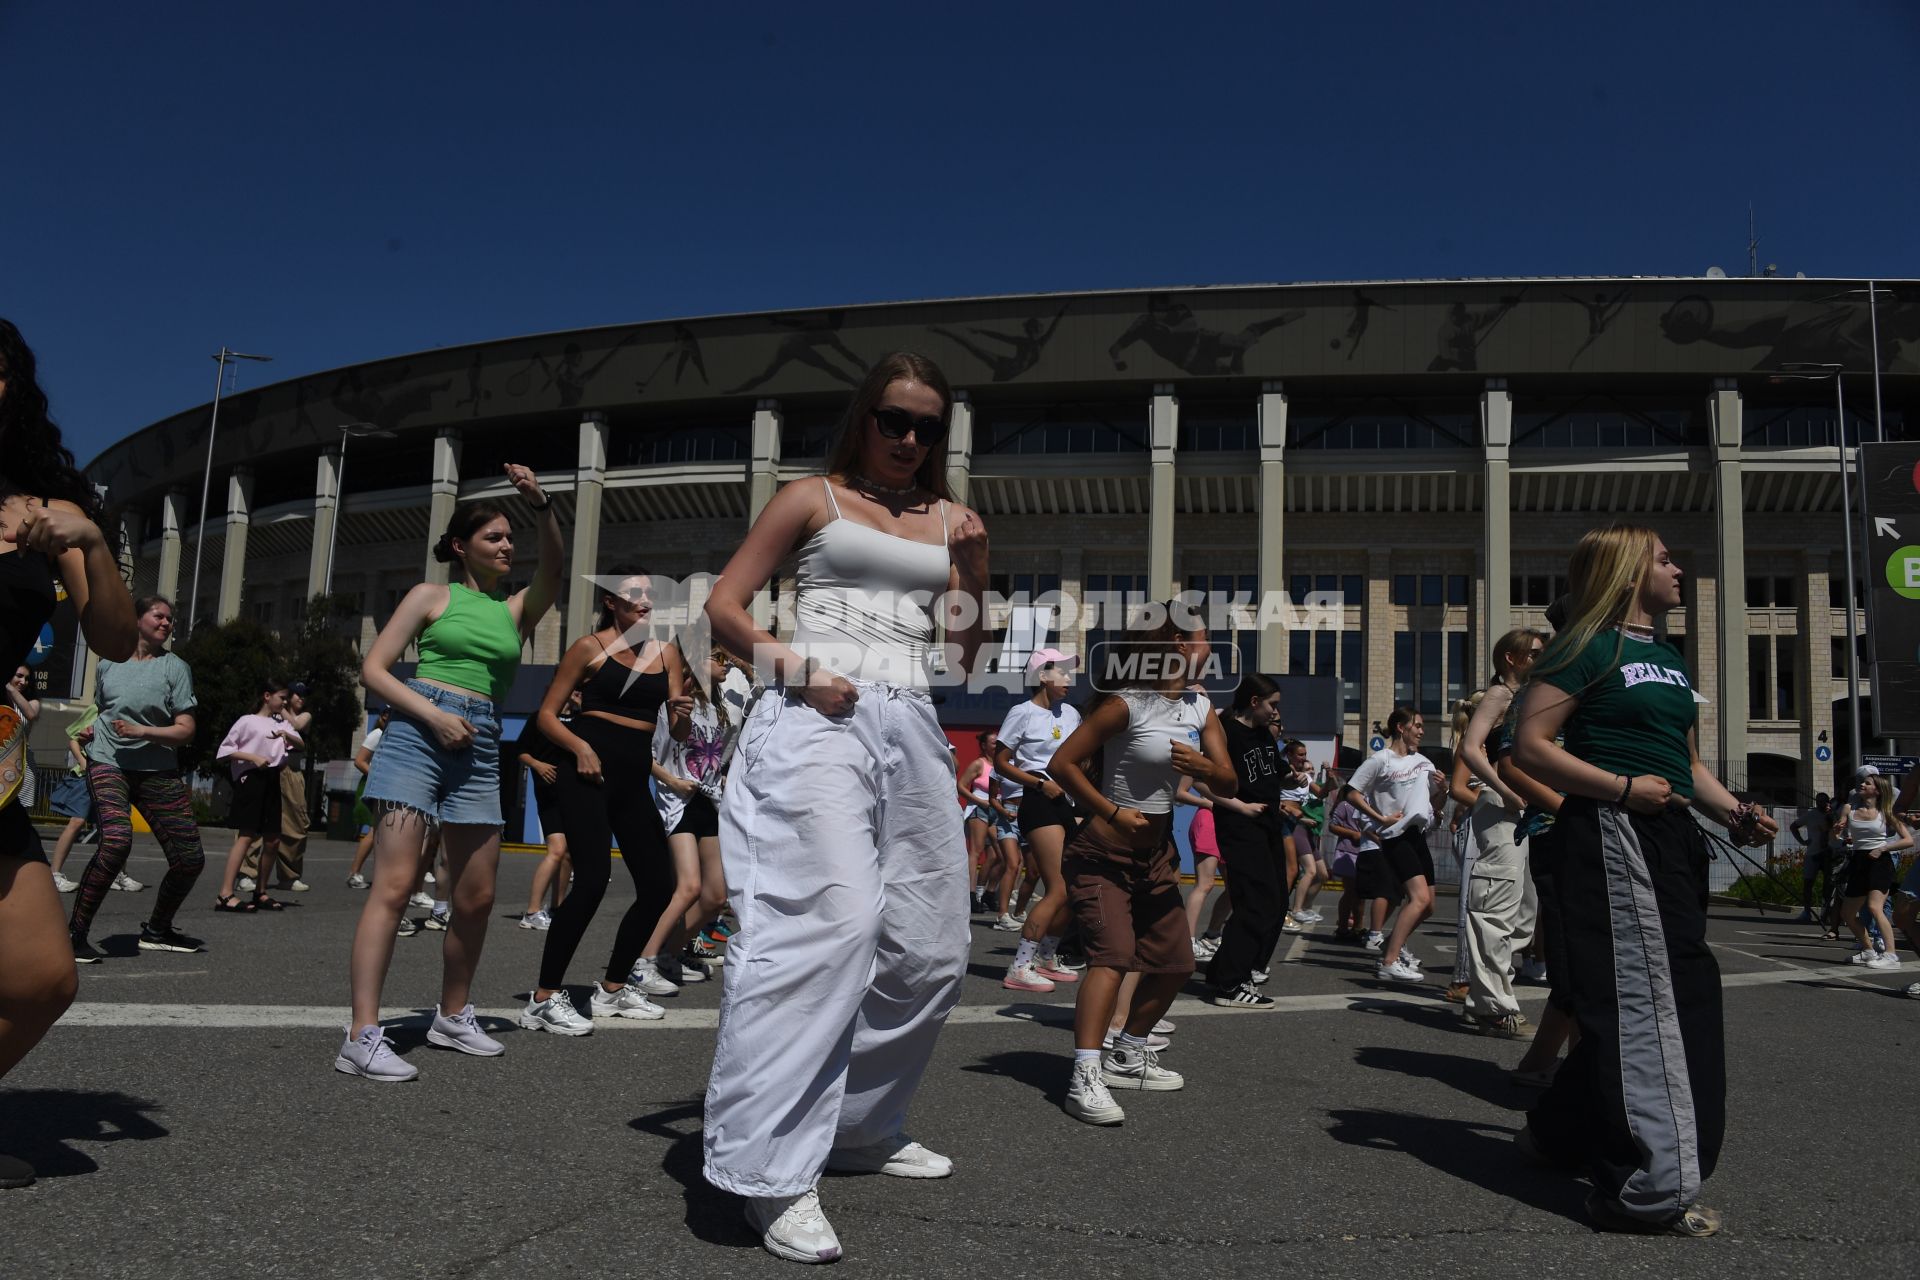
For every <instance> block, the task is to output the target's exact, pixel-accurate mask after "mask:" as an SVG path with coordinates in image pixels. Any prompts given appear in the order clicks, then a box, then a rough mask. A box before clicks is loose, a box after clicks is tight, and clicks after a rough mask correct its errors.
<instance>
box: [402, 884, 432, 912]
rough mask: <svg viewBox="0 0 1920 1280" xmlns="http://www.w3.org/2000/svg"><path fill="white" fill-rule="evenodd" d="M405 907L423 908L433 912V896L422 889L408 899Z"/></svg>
mask: <svg viewBox="0 0 1920 1280" xmlns="http://www.w3.org/2000/svg"><path fill="white" fill-rule="evenodd" d="M407 905H408V906H410V907H425V908H426V909H427V910H428V911H431V910H433V895H432V894H430V893H428V892H426V891H425V890H424V889H423V890H421V891H420V892H419V893H416V894H414V895H413V896H412V897H411V898H408V899H407Z"/></svg>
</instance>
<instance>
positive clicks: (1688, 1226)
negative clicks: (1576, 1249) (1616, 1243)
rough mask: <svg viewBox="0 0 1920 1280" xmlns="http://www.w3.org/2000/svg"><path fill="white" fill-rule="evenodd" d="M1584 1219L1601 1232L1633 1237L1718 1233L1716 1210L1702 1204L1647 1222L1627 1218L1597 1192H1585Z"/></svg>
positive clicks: (1612, 1202) (1618, 1206)
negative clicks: (1590, 1219)
mask: <svg viewBox="0 0 1920 1280" xmlns="http://www.w3.org/2000/svg"><path fill="white" fill-rule="evenodd" d="M1587 1216H1588V1217H1589V1218H1592V1219H1593V1225H1594V1226H1596V1227H1598V1228H1600V1230H1602V1231H1621V1232H1627V1233H1629V1234H1633V1235H1647V1236H1694V1237H1703V1236H1710V1235H1714V1234H1716V1233H1718V1232H1719V1230H1720V1227H1721V1221H1720V1214H1719V1211H1718V1210H1714V1209H1709V1208H1707V1207H1706V1206H1705V1205H1698V1204H1696V1205H1689V1206H1688V1207H1687V1208H1686V1209H1684V1210H1682V1211H1681V1213H1680V1216H1679V1217H1677V1218H1674V1219H1672V1220H1671V1221H1668V1222H1648V1221H1646V1220H1644V1219H1642V1218H1634V1217H1629V1216H1628V1215H1627V1213H1626V1211H1625V1210H1623V1209H1621V1208H1620V1205H1619V1202H1618V1201H1616V1200H1611V1199H1609V1198H1607V1197H1605V1196H1602V1195H1601V1194H1600V1193H1599V1192H1598V1191H1590V1192H1588V1193H1587Z"/></svg>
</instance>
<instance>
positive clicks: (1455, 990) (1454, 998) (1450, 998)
mask: <svg viewBox="0 0 1920 1280" xmlns="http://www.w3.org/2000/svg"><path fill="white" fill-rule="evenodd" d="M1466 1002H1467V984H1466V983H1464V982H1450V983H1448V984H1447V1003H1448V1004H1465V1003H1466Z"/></svg>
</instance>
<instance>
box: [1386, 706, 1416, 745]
mask: <svg viewBox="0 0 1920 1280" xmlns="http://www.w3.org/2000/svg"><path fill="white" fill-rule="evenodd" d="M1419 714H1420V713H1419V712H1418V711H1415V710H1414V709H1413V708H1412V707H1410V706H1408V705H1407V704H1406V703H1404V702H1403V703H1401V704H1400V705H1399V706H1397V707H1395V708H1394V709H1393V710H1392V711H1391V712H1390V713H1389V714H1388V715H1387V737H1388V738H1397V737H1399V736H1400V731H1401V730H1402V729H1404V728H1406V727H1407V726H1408V725H1410V724H1412V723H1413V719H1414V717H1415V716H1417V715H1419Z"/></svg>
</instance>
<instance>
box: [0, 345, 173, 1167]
mask: <svg viewBox="0 0 1920 1280" xmlns="http://www.w3.org/2000/svg"><path fill="white" fill-rule="evenodd" d="M98 501H99V500H98V498H97V497H96V496H95V494H94V491H93V486H92V485H90V484H89V483H88V482H87V480H86V477H85V476H83V475H81V474H80V472H79V471H78V470H77V469H76V468H75V467H74V465H73V455H72V454H71V453H69V452H68V451H67V449H66V446H65V445H63V444H62V443H61V440H60V430H59V428H57V427H55V426H54V425H53V423H52V422H51V421H49V420H48V418H47V397H46V394H45V393H44V392H42V391H41V390H40V385H39V383H38V382H37V381H36V379H35V376H34V360H33V352H32V350H30V349H29V348H28V346H27V344H26V342H25V341H24V340H23V339H22V338H21V337H20V331H19V330H18V329H16V328H14V327H13V325H12V324H11V323H10V322H8V321H6V320H0V669H4V670H5V671H7V672H9V673H11V672H12V671H13V669H14V668H15V667H16V666H18V665H19V664H20V663H21V662H23V661H25V660H26V657H27V655H28V653H29V652H31V650H32V648H33V643H34V641H35V640H36V639H38V638H39V635H40V628H41V627H42V626H44V625H45V624H46V621H47V619H49V618H50V617H52V616H53V606H54V601H55V598H56V597H55V591H54V577H55V576H56V575H57V576H58V577H59V579H60V582H61V584H62V585H63V586H65V587H66V590H67V595H68V597H69V598H70V599H72V601H73V603H74V608H75V610H76V612H77V613H78V615H79V618H80V625H81V629H82V631H83V632H84V633H85V635H86V637H87V643H88V644H89V646H90V647H91V648H92V649H93V651H94V652H95V653H97V654H99V655H100V656H101V657H103V658H108V659H111V660H114V661H123V660H125V659H126V658H128V657H130V656H131V655H132V653H133V647H134V644H135V643H136V642H137V640H138V636H137V634H136V632H135V629H134V618H133V600H132V599H131V598H130V597H129V596H128V595H127V586H126V583H125V582H123V581H122V580H121V578H120V566H119V564H118V563H117V562H116V561H115V560H114V557H113V549H112V548H111V547H109V546H108V545H107V540H106V537H105V536H104V535H103V534H102V533H101V532H100V528H99V525H98V523H97V521H96V519H95V517H96V515H97V514H98V512H97V507H98ZM9 719H10V722H9V723H7V724H6V725H4V726H3V727H0V773H4V772H6V770H7V769H8V768H9V767H12V768H16V769H17V768H23V767H24V766H25V764H26V726H25V725H24V724H18V725H15V724H14V723H11V720H17V717H13V716H12V714H11V709H10V708H9ZM17 780H18V777H17V775H16V778H15V782H16V783H17ZM0 794H4V795H5V800H4V802H0V886H4V887H0V1075H5V1074H6V1072H7V1071H8V1069H9V1068H11V1067H12V1066H13V1064H14V1063H16V1062H18V1061H20V1059H22V1058H23V1057H25V1056H26V1055H27V1053H28V1052H29V1051H30V1050H31V1049H32V1048H33V1046H34V1045H36V1044H38V1043H39V1042H40V1037H41V1036H43V1035H45V1034H46V1033H47V1029H48V1028H50V1027H51V1026H53V1024H54V1023H55V1022H56V1021H58V1020H59V1018H60V1015H61V1014H63V1013H65V1012H66V1011H67V1006H68V1005H70V1004H72V1003H73V997H74V993H75V991H76V990H77V989H78V983H77V981H76V979H75V977H74V963H73V954H72V951H71V946H70V941H69V939H68V937H67V931H66V927H65V918H64V915H65V913H64V912H62V911H61V909H60V895H59V894H58V893H56V892H54V888H53V873H52V872H50V871H49V870H48V869H47V859H46V854H44V853H43V852H41V849H40V837H39V836H38V835H37V834H36V833H35V832H34V829H33V823H32V821H31V820H30V819H29V818H28V817H27V811H26V808H25V806H23V805H22V804H21V803H20V801H19V798H18V796H17V794H14V787H13V786H6V787H0ZM153 936H154V937H155V938H156V939H161V940H166V939H170V938H179V939H180V940H181V941H182V943H185V942H188V941H191V939H186V938H184V936H183V935H180V934H178V933H175V932H174V930H173V927H172V924H171V922H170V921H169V922H166V923H165V924H164V925H163V926H162V928H161V929H160V930H158V931H156V932H155V933H154V934H153ZM147 937H148V931H147V930H146V929H144V928H143V929H142V930H141V946H142V947H148V942H147ZM198 945H199V944H197V943H195V944H194V946H195V947H196V948H197V947H198ZM149 949H151V948H149ZM32 1181H33V1169H32V1168H31V1167H30V1166H29V1165H28V1164H27V1163H26V1161H24V1160H19V1159H16V1158H14V1157H12V1156H7V1155H0V1187H24V1186H26V1185H28V1184H29V1183H31V1182H32Z"/></svg>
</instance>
